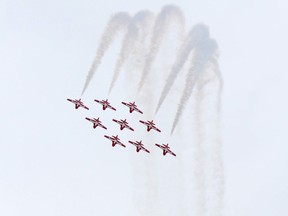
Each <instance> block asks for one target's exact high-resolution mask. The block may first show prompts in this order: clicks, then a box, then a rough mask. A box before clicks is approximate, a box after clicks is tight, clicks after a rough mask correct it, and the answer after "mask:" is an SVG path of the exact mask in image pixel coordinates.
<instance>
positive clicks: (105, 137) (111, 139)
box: [104, 135, 112, 141]
mask: <svg viewBox="0 0 288 216" xmlns="http://www.w3.org/2000/svg"><path fill="white" fill-rule="evenodd" d="M104 137H105V138H107V139H109V140H111V141H112V138H111V137H109V136H107V135H104Z"/></svg>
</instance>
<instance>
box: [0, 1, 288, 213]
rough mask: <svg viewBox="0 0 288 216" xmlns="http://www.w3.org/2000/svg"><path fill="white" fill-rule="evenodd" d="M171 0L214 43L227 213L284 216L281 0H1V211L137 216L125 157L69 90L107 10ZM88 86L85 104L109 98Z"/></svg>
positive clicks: (286, 33) (74, 88) (287, 194)
mask: <svg viewBox="0 0 288 216" xmlns="http://www.w3.org/2000/svg"><path fill="white" fill-rule="evenodd" d="M170 3H174V4H177V5H178V6H179V7H180V8H181V9H182V10H183V13H184V15H185V17H186V27H187V28H190V27H192V26H193V25H195V24H197V23H205V24H206V25H208V26H209V28H210V33H211V35H212V37H213V38H215V39H216V40H217V42H218V45H219V50H220V58H219V65H220V69H221V72H222V74H223V79H224V88H223V100H222V109H223V111H222V134H223V141H224V144H223V145H224V146H223V155H224V166H225V182H226V185H225V202H224V212H225V215H227V216H228V215H234V216H240V215H241V216H242V215H244V216H250V215H251V216H254V215H262V216H271V215H277V216H282V215H283V216H285V215H288V207H287V200H288V184H287V182H288V157H287V154H288V147H287V144H288V142H287V141H288V139H287V135H286V133H287V129H288V127H287V122H288V114H287V110H288V102H287V99H286V98H287V96H286V92H288V85H287V80H288V75H287V72H288V66H287V63H286V61H287V60H286V58H287V54H286V51H287V50H288V43H287V38H288V28H287V24H288V23H287V21H288V15H287V8H288V2H287V1H285V0H282V1H280V0H274V1H268V0H266V1H260V0H253V1H251V0H250V1H248V0H243V1H225V0H218V1H212V0H205V1H186V0H178V1H164V0H163V1H161V0H157V1H155V0H154V1H152V0H146V1H127V0H118V1H112V0H106V1H101V2H100V1H93V0H81V1H80V0H72V1H68V0H67V1H64V0H62V1H56V0H50V1H35V0H21V1H20V0H14V1H8V0H0V59H1V60H0V75H1V76H0V87H1V91H0V98H1V99H0V100H1V103H0V105H1V108H0V111H1V112H0V119H1V120H0V122H1V123H0V131H1V132H0V139H1V142H0V215H5V216H26V215H27V216H28V215H29V216H34V215H35V216H36V215H43V216H44V215H47V216H48V215H49V216H50V215H55V216H58V215H59V216H60V215H61V216H63V215H65V216H66V215H67V216H68V215H69V216H70V215H71V216H74V215H75V216H76V215H83V216H84V215H85V216H91V215H135V212H134V210H133V209H134V208H135V206H134V205H135V202H133V199H134V198H133V189H131V188H133V187H138V186H139V185H137V182H135V179H134V178H133V176H131V175H129V174H130V173H131V167H130V166H127V163H129V161H128V159H127V154H121V151H122V149H121V148H117V149H113V151H112V149H111V146H110V144H108V143H106V142H105V144H107V145H104V144H103V143H100V142H99V141H98V140H97V139H95V137H97V135H102V133H101V132H99V131H94V130H91V127H92V126H91V125H90V124H89V123H87V122H86V121H85V120H83V119H84V117H86V115H87V113H86V112H85V111H84V110H79V111H78V110H77V112H76V111H75V110H74V109H73V108H72V105H71V104H68V102H67V101H66V98H67V97H72V98H77V97H79V96H80V93H81V90H82V87H83V84H84V81H85V78H86V74H87V71H88V69H89V67H90V64H91V62H92V60H93V58H94V55H95V50H96V48H97V45H98V43H99V40H100V37H101V34H102V32H103V29H104V27H105V25H106V23H107V21H108V20H109V18H110V16H111V14H113V13H116V12H119V11H126V12H129V13H131V14H134V13H136V12H138V11H139V10H142V9H148V10H151V11H153V12H155V13H156V12H158V11H160V10H161V8H162V6H164V5H166V4H170ZM102 69H103V70H104V71H105V68H102ZM101 76H103V77H101V79H102V78H103V79H104V80H105V79H106V78H105V73H103V74H102V75H101ZM98 79H100V76H99V77H98ZM96 85H97V81H95V80H94V82H93V84H91V86H93V87H91V88H90V87H89V89H88V90H87V92H89V93H87V95H84V97H83V99H84V100H85V99H87V100H88V99H89V100H91V99H92V98H97V97H98V98H102V97H106V95H104V96H103V94H104V93H103V92H101V91H99V92H98V91H97V86H96ZM99 85H100V86H101V85H103V83H99ZM100 89H101V88H100ZM87 103H88V105H89V106H92V105H94V104H93V102H92V101H89V102H87ZM88 115H91V114H88ZM116 117H118V116H117V115H116ZM103 118H104V119H105V118H108V116H104V117H103ZM115 130H116V126H115ZM102 144H103V145H102ZM114 150H115V151H114ZM131 155H132V156H130V157H136V156H137V157H138V156H139V158H140V159H141V160H148V159H147V158H146V157H145V156H144V154H142V155H135V154H131ZM133 159H134V158H133ZM172 159H173V158H170V159H168V162H167V163H168V164H167V165H169V164H172V165H173V160H172ZM140 174H141V172H140ZM140 174H139V175H140ZM139 187H140V186H139ZM170 195H173V194H170ZM139 205H141V203H139Z"/></svg>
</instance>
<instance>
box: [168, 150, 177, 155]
mask: <svg viewBox="0 0 288 216" xmlns="http://www.w3.org/2000/svg"><path fill="white" fill-rule="evenodd" d="M167 152H168V153H170V154H172V155H173V156H175V157H176V154H175V153H174V152H172V151H171V150H169V149H167Z"/></svg>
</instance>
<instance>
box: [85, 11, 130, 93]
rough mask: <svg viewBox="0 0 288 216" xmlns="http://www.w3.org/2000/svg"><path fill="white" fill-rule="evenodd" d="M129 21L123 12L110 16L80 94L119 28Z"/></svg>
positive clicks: (122, 27) (122, 28)
mask: <svg viewBox="0 0 288 216" xmlns="http://www.w3.org/2000/svg"><path fill="white" fill-rule="evenodd" d="M129 21H130V16H129V15H128V14H127V13H124V12H120V13H117V14H115V15H114V16H112V17H111V19H110V21H109V22H108V25H107V26H106V29H105V31H104V33H103V35H102V38H101V42H100V45H99V47H98V49H97V52H96V57H95V58H94V61H93V63H92V65H91V67H90V69H89V71H88V75H87V78H86V81H85V84H84V88H83V90H82V93H81V95H83V94H84V92H85V90H86V88H87V87H88V85H89V83H90V81H91V80H92V78H93V76H94V74H95V71H96V70H97V68H98V66H99V64H100V63H101V59H102V57H103V56H104V54H105V52H106V50H107V49H108V48H109V46H110V44H111V43H112V42H113V39H114V38H115V36H116V34H117V33H118V32H119V31H120V30H124V29H125V28H126V26H127V24H128V23H129Z"/></svg>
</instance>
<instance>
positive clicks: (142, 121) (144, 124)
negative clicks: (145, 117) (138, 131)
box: [139, 120, 147, 125]
mask: <svg viewBox="0 0 288 216" xmlns="http://www.w3.org/2000/svg"><path fill="white" fill-rule="evenodd" d="M139 122H140V123H142V124H144V125H147V123H146V122H144V121H142V120H139Z"/></svg>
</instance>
